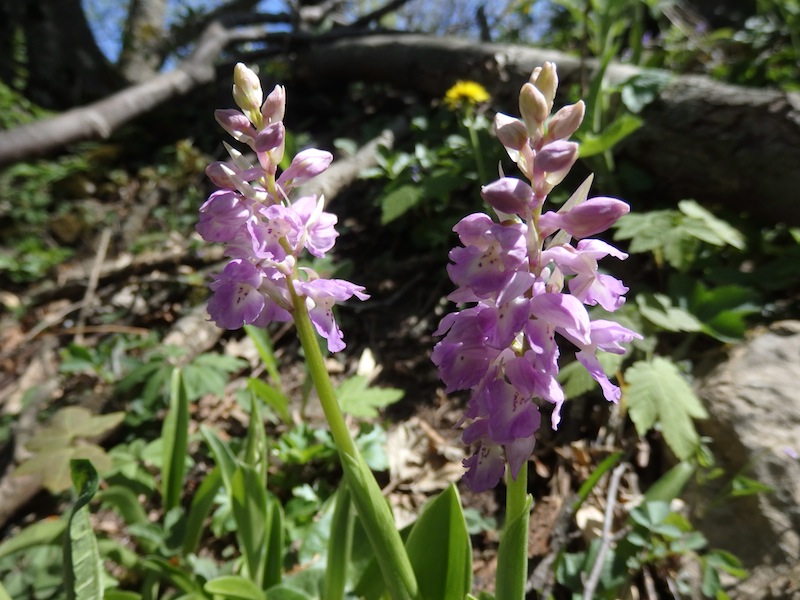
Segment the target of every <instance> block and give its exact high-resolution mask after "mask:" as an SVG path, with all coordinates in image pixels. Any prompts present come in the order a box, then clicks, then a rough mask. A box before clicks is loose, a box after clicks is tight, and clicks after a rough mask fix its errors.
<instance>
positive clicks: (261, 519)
mask: <svg viewBox="0 0 800 600" xmlns="http://www.w3.org/2000/svg"><path fill="white" fill-rule="evenodd" d="M229 494H230V498H231V509H232V512H233V518H234V520H235V521H236V537H237V539H238V540H239V545H240V547H241V550H242V555H243V557H244V560H245V566H246V567H247V573H248V574H249V576H250V579H251V580H252V581H253V582H254V583H256V585H258V586H259V587H263V583H264V566H265V559H266V544H265V541H266V539H267V534H268V531H267V528H268V526H269V514H268V508H267V490H266V489H265V488H264V484H263V481H262V479H261V476H260V474H259V472H258V471H256V470H255V469H254V468H253V467H251V466H249V465H239V466H238V467H237V468H236V470H235V471H234V473H233V477H231V487H230V489H229Z"/></svg>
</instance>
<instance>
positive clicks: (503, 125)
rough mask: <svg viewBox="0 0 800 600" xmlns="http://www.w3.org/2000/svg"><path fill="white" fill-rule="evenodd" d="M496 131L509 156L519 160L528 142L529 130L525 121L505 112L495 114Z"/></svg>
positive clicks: (515, 160)
mask: <svg viewBox="0 0 800 600" xmlns="http://www.w3.org/2000/svg"><path fill="white" fill-rule="evenodd" d="M494 131H495V134H496V135H497V139H498V140H500V143H501V144H503V146H504V147H505V149H506V152H508V156H509V157H510V158H511V160H513V161H514V162H517V158H518V157H519V153H520V151H521V150H522V149H523V148H524V147H525V146H526V145H527V144H528V139H529V138H528V130H527V129H526V128H525V123H523V122H522V121H520V120H519V119H516V118H514V117H510V116H508V115H504V114H503V113H497V114H496V115H495V116H494Z"/></svg>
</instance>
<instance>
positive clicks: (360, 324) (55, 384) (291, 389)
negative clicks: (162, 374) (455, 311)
mask: <svg viewBox="0 0 800 600" xmlns="http://www.w3.org/2000/svg"><path fill="white" fill-rule="evenodd" d="M363 192H364V190H360V189H359V186H358V185H356V186H355V189H353V190H351V191H349V192H348V193H347V194H346V195H345V196H344V197H342V198H338V199H337V200H336V201H335V202H334V203H333V205H332V207H331V210H333V211H334V212H338V213H339V214H340V230H341V231H342V236H341V238H340V239H339V241H338V243H337V254H336V262H337V263H338V264H339V266H340V268H341V269H342V271H343V272H342V273H341V275H340V276H342V277H344V278H346V279H351V280H353V281H355V282H357V283H359V284H361V285H364V286H365V287H366V289H367V291H368V292H369V293H370V294H371V298H370V299H369V300H368V301H366V302H363V303H357V302H352V303H349V304H348V305H347V306H344V307H342V308H341V310H340V313H339V314H340V324H341V326H342V329H343V331H344V332H345V341H346V343H347V348H346V350H345V351H344V352H343V353H341V355H336V356H333V357H330V358H329V359H328V363H329V366H330V369H331V372H332V373H333V375H334V377H335V378H338V379H341V378H343V377H345V376H348V375H352V374H354V373H356V372H359V373H362V374H366V375H367V376H368V377H369V378H370V379H371V380H372V384H373V385H376V386H389V387H393V388H397V389H400V390H402V391H403V392H404V396H403V398H402V400H400V401H399V402H398V403H396V404H394V405H391V406H389V407H388V408H387V409H386V410H384V411H383V412H382V414H381V416H380V418H378V419H375V420H374V421H375V422H379V423H380V424H381V425H382V426H383V427H384V429H385V430H386V446H387V447H386V453H387V456H388V465H389V466H388V469H387V470H386V471H385V472H383V473H380V474H379V480H380V481H381V483H382V484H383V485H384V493H385V494H386V496H387V497H388V498H389V499H390V501H391V504H392V506H393V508H394V511H395V514H396V516H397V518H398V521H399V522H400V523H401V524H407V523H408V522H410V521H411V520H412V519H413V517H414V516H415V515H417V514H419V510H420V508H421V507H422V505H423V504H424V502H425V501H426V500H427V499H428V498H430V497H431V496H432V495H433V494H435V493H437V492H439V491H441V490H443V489H445V488H446V487H447V486H448V485H449V484H450V483H451V482H458V481H459V480H460V478H461V476H462V474H463V467H462V466H461V461H462V460H463V458H464V457H465V456H466V455H467V454H466V453H467V449H465V448H464V447H463V445H462V444H461V442H460V431H459V427H458V424H459V421H460V419H461V414H462V411H463V408H464V404H465V401H466V398H465V396H463V395H453V396H447V395H446V394H445V393H444V391H443V386H442V385H441V383H440V382H439V380H438V377H437V374H436V370H435V367H434V366H433V364H432V363H431V362H430V352H431V349H432V347H433V345H434V343H435V338H434V337H433V335H432V332H433V331H434V330H435V328H436V326H437V323H438V321H439V319H441V317H442V316H443V315H444V314H445V311H447V310H448V307H447V302H446V295H447V294H448V293H449V292H450V291H451V289H452V284H451V283H450V282H449V280H448V279H447V276H446V271H445V266H446V264H447V251H446V249H435V250H427V251H419V250H418V249H415V248H414V245H413V244H412V243H411V242H410V241H409V239H408V238H407V237H406V236H405V233H404V231H402V230H392V229H389V230H385V231H383V232H381V233H380V234H378V233H376V230H375V226H374V225H372V224H371V223H372V222H374V219H375V215H371V214H370V211H373V210H374V207H372V205H371V204H370V203H369V202H367V201H366V200H363V198H364V197H365V196H366V194H365V193H363ZM141 194H142V190H137V193H136V194H132V195H131V196H130V197H127V198H126V197H125V195H122V196H121V199H120V200H119V202H118V203H117V204H116V205H111V206H106V207H105V208H104V211H105V213H104V214H105V218H104V219H100V220H101V221H104V222H106V223H109V222H110V223H111V225H108V226H106V227H105V228H99V229H97V228H95V229H91V230H85V231H82V232H81V233H80V236H79V238H77V239H76V241H75V245H76V246H77V247H78V252H77V253H76V255H75V256H74V257H73V258H72V259H71V260H70V261H68V262H67V263H65V264H64V265H62V266H60V267H59V268H57V269H56V270H55V271H54V272H53V273H52V274H51V275H48V277H46V278H43V279H41V280H38V281H34V282H31V283H30V284H27V285H16V286H13V287H12V288H9V289H7V290H6V291H4V292H3V298H2V300H3V304H4V306H5V310H4V312H3V313H2V321H1V322H0V364H1V365H2V374H1V375H0V398H2V399H3V400H2V405H0V411H1V412H2V421H0V424H2V425H3V427H4V430H3V431H4V433H5V437H0V468H1V470H2V471H3V472H4V473H5V474H4V476H3V478H2V480H0V538H6V539H7V538H8V537H10V536H12V535H14V533H15V532H18V531H19V528H20V526H22V525H25V524H29V523H31V522H34V521H36V520H39V519H42V518H45V517H48V516H50V515H53V514H58V513H59V512H62V511H63V510H64V509H65V506H66V504H65V500H66V496H65V495H64V494H56V495H52V494H50V493H48V492H47V491H45V490H44V489H43V488H42V486H41V479H38V478H37V477H32V476H15V475H14V474H13V473H12V471H13V469H12V467H13V465H14V464H15V462H18V461H20V460H23V459H25V458H26V457H29V456H30V453H29V452H28V451H27V450H26V448H25V445H26V442H27V441H28V440H30V439H31V438H32V437H33V436H35V435H36V433H37V431H40V430H41V428H42V427H43V425H44V424H45V422H46V420H47V418H48V417H49V416H50V415H52V414H53V413H54V411H56V410H57V409H58V408H61V407H64V406H83V407H85V408H88V409H89V410H91V411H93V412H107V411H112V410H123V411H129V410H130V407H129V406H128V405H127V404H126V401H125V398H124V396H121V395H120V394H119V388H118V387H117V386H116V378H118V377H119V376H120V375H121V374H122V372H123V371H124V367H123V366H122V363H124V362H125V361H124V359H125V356H123V355H122V354H119V353H123V354H124V353H125V352H128V351H130V353H132V354H135V353H136V352H137V349H136V342H135V340H137V339H141V340H144V339H145V338H147V336H149V335H151V334H152V333H153V332H158V339H159V340H160V341H159V342H158V344H159V345H163V346H166V345H168V344H177V345H179V346H181V345H182V346H183V347H184V348H185V349H186V350H187V351H188V355H187V356H185V357H183V358H180V359H179V360H184V361H185V360H187V358H188V357H191V356H196V355H197V354H199V353H201V352H219V353H221V354H223V355H232V356H237V357H239V358H244V359H245V360H246V361H247V363H246V364H247V366H246V367H245V368H243V369H241V370H239V371H238V372H236V373H234V374H233V377H232V380H231V381H230V382H229V383H228V384H227V385H226V386H225V394H224V396H223V397H218V396H215V395H210V394H206V395H205V396H203V397H202V398H200V399H198V400H197V402H195V403H194V404H193V407H192V431H196V430H197V428H198V427H199V425H200V424H201V423H202V424H206V425H212V426H214V427H216V428H218V429H219V430H221V431H223V432H225V434H226V435H228V436H236V435H240V434H242V433H243V432H244V431H245V429H246V424H247V419H248V416H247V414H246V413H245V411H243V410H242V407H241V405H240V404H239V403H238V402H237V401H236V399H235V398H236V390H238V389H240V388H241V387H242V381H243V378H246V377H247V376H249V375H251V374H252V373H256V374H257V373H258V372H259V371H261V368H260V367H259V365H258V357H257V354H256V353H255V352H254V349H253V347H252V344H250V345H248V341H247V338H246V336H244V335H243V334H242V332H223V331H220V330H219V329H217V328H216V327H215V326H214V325H213V324H211V323H208V321H207V316H206V314H205V310H204V304H205V298H206V297H207V288H206V285H207V281H208V278H209V273H210V272H213V271H217V270H219V268H220V266H221V264H223V263H222V262H221V261H222V257H221V255H220V253H219V252H218V249H208V248H204V247H202V246H200V245H198V242H197V240H196V239H195V238H194V234H193V232H191V230H188V231H183V232H175V231H173V232H170V233H168V234H164V235H161V236H160V238H159V239H158V242H157V244H153V245H148V244H142V243H139V244H138V245H139V249H138V250H137V251H136V252H133V251H132V249H131V248H132V246H131V243H130V242H129V241H126V240H131V239H134V238H135V237H136V235H139V234H141V233H142V231H144V229H145V224H148V223H149V224H148V227H150V228H152V227H153V223H152V215H150V214H148V212H147V211H148V210H150V209H148V206H147V204H146V203H145V204H144V205H143V206H141V205H137V202H138V201H140V200H141ZM360 198H361V199H360ZM152 202H153V201H151V208H152ZM365 215H366V216H365ZM109 217H111V218H109ZM156 225H157V224H156ZM47 235H53V233H52V230H49V231H48V233H47ZM81 240H84V241H81ZM270 333H271V337H272V341H273V344H274V348H275V355H276V357H277V359H278V364H279V368H280V371H281V379H282V387H283V390H284V392H285V393H286V394H287V395H288V396H289V397H290V399H291V402H292V404H291V405H290V408H291V409H292V414H293V415H295V417H297V418H299V415H300V414H301V412H302V418H303V419H304V420H306V422H307V424H308V425H309V426H310V427H312V428H324V427H325V426H324V422H323V420H322V417H321V414H320V411H319V410H317V409H315V404H314V402H313V398H312V401H311V402H309V403H308V405H307V406H306V407H305V409H303V410H301V400H300V399H301V398H302V396H303V390H304V389H305V386H306V384H307V382H306V373H305V370H304V369H303V366H302V362H301V359H300V354H301V353H300V349H299V346H298V343H297V341H296V339H295V337H294V335H293V330H292V329H291V328H290V327H287V326H284V325H279V326H277V327H271V328H270ZM120 336H123V337H124V338H125V339H126V340H128V341H127V342H126V343H125V344H123V345H121V346H117V350H115V349H114V343H113V340H115V339H118V338H119V337H120ZM131 340H133V341H131ZM82 349H83V350H82ZM128 349H130V350H128ZM118 351H119V353H118V354H115V352H118ZM76 356H79V357H83V359H84V361H85V362H84V363H83V364H82V366H79V367H78V368H71V369H67V370H65V368H64V363H65V361H66V359H67V357H71V358H72V359H75V357H76ZM73 367H74V361H73ZM546 410H547V408H545V411H546ZM163 416H164V408H163V405H162V406H161V408H160V409H157V410H154V411H153V413H152V414H151V416H150V422H149V423H143V424H142V425H141V426H140V430H136V429H135V428H131V427H126V426H123V427H122V428H120V429H117V430H115V431H111V432H108V433H107V434H105V435H104V436H102V438H101V439H100V440H99V441H100V443H102V444H103V445H104V446H105V447H106V448H110V447H112V446H113V445H114V444H116V443H119V442H121V441H124V440H129V439H131V437H135V436H140V435H142V436H143V435H145V433H144V432H145V431H147V432H149V433H150V434H152V433H153V432H155V433H156V435H157V432H158V429H159V427H160V420H161V419H163ZM548 422H549V418H548V415H546V414H545V415H544V418H543V423H548ZM281 427H282V426H281V425H274V424H273V426H272V428H273V431H272V433H274V434H276V435H277V434H279V433H280V431H281ZM617 451H623V452H624V453H625V456H626V457H627V458H626V460H628V461H629V462H630V467H629V469H628V470H627V471H626V473H625V476H624V478H623V482H622V486H621V490H622V491H621V493H620V496H619V498H611V499H609V498H608V497H607V493H608V479H609V477H608V475H606V476H605V477H604V478H602V479H601V481H600V482H599V483H598V484H597V485H596V486H595V488H594V489H593V490H592V492H591V493H590V494H589V497H588V499H587V501H586V502H584V503H583V505H582V506H581V508H580V511H579V514H578V515H576V514H575V513H574V511H573V507H574V505H575V504H574V503H575V500H576V498H577V492H578V490H579V488H580V487H581V485H582V484H583V483H584V482H585V481H586V480H587V479H589V477H590V475H591V474H592V472H593V471H594V469H595V468H596V467H597V465H598V464H599V463H601V462H602V461H603V459H605V458H607V457H608V456H610V455H612V454H613V453H615V452H617ZM669 460H670V459H669V458H668V457H665V456H664V455H663V452H662V450H661V449H660V444H658V443H655V444H654V445H652V446H651V444H650V441H649V440H641V439H639V438H638V437H637V436H636V434H635V431H634V430H633V427H632V426H631V424H630V422H629V421H627V420H625V419H621V418H620V417H619V414H618V413H617V412H616V411H615V410H611V409H610V408H609V407H608V406H607V405H606V403H605V401H604V400H602V398H601V397H600V396H599V395H593V396H592V397H586V398H578V399H575V400H574V401H571V402H569V403H568V404H567V406H566V407H565V410H564V415H563V423H562V426H561V428H560V430H559V431H558V432H552V431H550V430H549V429H548V428H547V427H543V429H542V431H541V436H540V438H539V439H538V441H537V448H536V451H535V453H534V456H533V457H532V459H531V463H530V467H531V471H532V475H531V478H530V484H529V487H530V491H531V493H532V494H533V496H534V508H533V514H532V518H531V520H530V527H531V530H530V534H531V535H530V543H529V556H530V559H531V566H532V571H531V581H530V583H531V587H532V588H535V589H544V590H553V589H558V588H557V586H555V583H554V575H553V572H552V566H553V564H554V562H555V560H556V558H557V557H558V556H559V553H562V552H564V551H573V550H577V549H580V548H585V545H586V543H587V542H588V541H589V540H591V539H594V538H596V537H597V536H598V535H599V534H600V529H601V527H602V523H603V518H604V512H605V511H606V508H607V507H608V506H609V503H611V505H612V508H613V506H615V505H616V504H617V503H618V502H622V503H626V502H634V501H635V500H636V498H637V497H639V495H640V493H641V490H642V489H645V488H646V487H647V486H648V485H649V484H650V483H651V482H652V481H653V480H655V479H656V478H657V477H658V476H659V474H660V473H662V472H663V471H664V470H665V469H666V467H667V466H668V464H667V463H668V461H669ZM276 468H280V467H276ZM306 474H307V475H308V476H309V477H312V478H313V477H315V476H317V475H315V474H314V472H313V469H312V470H310V471H307V472H306ZM324 476H326V477H328V476H330V475H328V474H326V475H324ZM334 477H335V475H334ZM197 483H198V482H195V484H194V485H196V484H197ZM308 483H313V480H312V481H309V482H308ZM194 485H192V486H189V487H190V489H191V488H193V487H194ZM459 490H460V492H461V495H462V499H463V501H464V506H465V507H467V508H469V509H473V511H474V512H473V514H474V515H476V518H477V519H478V520H480V521H481V522H482V523H483V525H482V526H479V527H477V528H476V530H475V533H474V535H473V545H474V548H475V555H474V557H475V558H474V576H475V588H476V590H491V589H492V588H493V585H494V584H493V582H494V577H495V572H494V569H495V562H494V561H495V559H496V550H497V543H498V530H499V528H500V526H501V525H502V506H503V502H504V491H503V489H502V486H501V487H500V488H498V489H497V490H495V491H494V492H486V493H483V494H474V493H471V492H470V491H469V490H468V489H467V488H466V487H465V486H464V485H459ZM285 491H286V490H284V492H285ZM147 508H148V509H149V510H152V511H155V514H157V513H158V508H157V505H154V504H153V505H150V504H148V506H147ZM576 517H577V518H576ZM100 526H101V527H104V529H109V528H110V529H114V527H111V526H110V525H109V526H102V524H100ZM679 566H680V565H672V567H674V569H677V568H678V567H679ZM660 568H661V567H660ZM664 568H666V567H664ZM667 571H669V569H667ZM669 574H670V575H672V574H673V571H669ZM632 585H633V587H638V586H645V587H647V589H648V590H650V591H651V593H652V591H653V590H655V589H656V588H658V589H662V588H665V586H666V584H665V583H664V582H663V581H662V580H657V581H655V583H654V581H653V576H650V575H647V576H646V577H645V580H641V579H637V581H635V582H634V583H633V584H632ZM561 593H566V592H565V591H564V590H563V589H561V592H559V594H561Z"/></svg>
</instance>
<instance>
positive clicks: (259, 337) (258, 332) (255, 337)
mask: <svg viewBox="0 0 800 600" xmlns="http://www.w3.org/2000/svg"><path fill="white" fill-rule="evenodd" d="M244 331H245V333H246V334H247V337H249V338H250V339H251V340H252V342H253V344H254V345H255V347H256V350H258V355H259V356H260V357H261V362H262V363H263V364H264V368H265V369H266V370H267V373H269V376H270V379H272V383H273V384H274V385H275V386H276V387H277V388H278V389H279V390H280V388H281V375H280V371H278V361H277V359H276V358H275V352H274V350H273V349H272V340H270V338H269V334H268V333H267V330H266V329H264V328H261V327H254V326H253V325H245V326H244ZM287 416H288V415H287ZM282 417H283V416H281V418H282ZM290 421H291V419H290V418H289V419H287V420H286V422H287V423H289V422H290Z"/></svg>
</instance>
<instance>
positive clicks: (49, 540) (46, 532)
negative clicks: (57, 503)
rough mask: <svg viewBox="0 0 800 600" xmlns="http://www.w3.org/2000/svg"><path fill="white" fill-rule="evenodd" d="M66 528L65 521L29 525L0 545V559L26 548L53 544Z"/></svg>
mask: <svg viewBox="0 0 800 600" xmlns="http://www.w3.org/2000/svg"><path fill="white" fill-rule="evenodd" d="M66 528H67V521H66V519H46V520H44V521H37V522H36V523H33V524H32V525H29V526H28V527H26V528H25V529H23V530H22V531H20V532H19V533H18V534H16V535H15V536H14V537H12V538H10V539H8V540H6V541H5V542H3V543H2V544H0V559H3V558H5V557H6V556H9V555H11V554H15V553H17V552H22V551H23V550H27V549H28V548H34V547H36V546H44V545H48V544H55V543H56V542H58V541H59V540H60V539H61V534H63V533H64V530H65V529H66Z"/></svg>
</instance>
